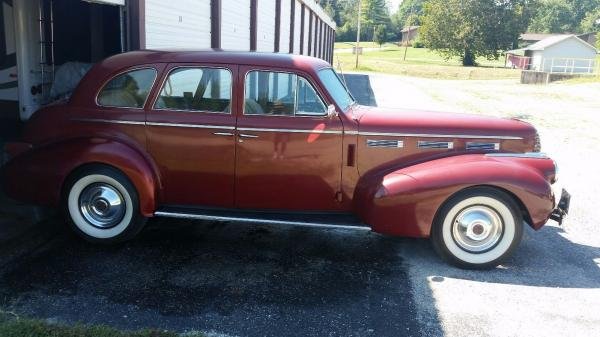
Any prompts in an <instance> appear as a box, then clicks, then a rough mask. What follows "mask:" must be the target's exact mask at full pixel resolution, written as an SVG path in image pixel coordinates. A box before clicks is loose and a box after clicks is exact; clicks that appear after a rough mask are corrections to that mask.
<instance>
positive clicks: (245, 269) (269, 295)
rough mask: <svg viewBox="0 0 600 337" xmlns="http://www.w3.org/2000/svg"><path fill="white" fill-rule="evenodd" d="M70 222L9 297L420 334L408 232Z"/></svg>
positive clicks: (147, 313)
mask: <svg viewBox="0 0 600 337" xmlns="http://www.w3.org/2000/svg"><path fill="white" fill-rule="evenodd" d="M57 221H58V220H57ZM49 225H52V224H49ZM59 232H60V231H59ZM61 233H62V234H59V236H58V237H57V238H55V240H54V242H53V243H52V244H51V245H49V246H48V247H47V249H44V250H41V251H38V252H37V253H36V254H34V255H33V256H29V257H26V258H25V259H23V260H21V261H19V262H17V263H15V264H14V266H13V269H12V270H11V271H9V272H6V273H5V274H4V275H2V276H1V277H0V300H1V302H2V303H1V306H2V307H4V308H7V309H10V310H12V311H15V312H18V313H20V314H24V315H27V316H33V317H41V318H50V319H54V320H58V321H62V322H85V323H92V324H94V323H95V324H109V325H112V326H115V327H119V328H126V329H139V328H145V327H153V328H161V329H169V330H175V331H180V332H185V331H190V330H201V331H209V332H210V331H214V332H218V333H224V334H225V335H239V336H399V335H406V336H417V335H419V334H420V330H419V324H418V322H417V319H416V315H417V313H416V311H415V304H414V300H413V296H412V294H411V287H410V285H409V278H408V273H407V269H406V265H405V263H404V261H403V260H402V258H401V256H400V254H399V251H400V250H401V249H402V246H403V240H398V239H393V238H387V237H383V236H380V235H377V234H371V233H356V232H348V231H339V230H325V231H321V230H315V229H305V228H277V227H270V226H245V225H233V224H214V223H212V224H211V223H202V222H188V221H173V220H154V221H151V223H150V225H149V227H148V228H147V229H146V230H145V231H144V232H143V233H142V235H141V236H140V237H139V238H137V239H136V240H134V241H132V242H130V243H127V244H124V245H121V246H115V247H102V246H94V245H90V244H87V243H84V242H82V241H80V240H79V239H77V238H75V237H73V236H71V235H69V234H67V233H66V232H61Z"/></svg>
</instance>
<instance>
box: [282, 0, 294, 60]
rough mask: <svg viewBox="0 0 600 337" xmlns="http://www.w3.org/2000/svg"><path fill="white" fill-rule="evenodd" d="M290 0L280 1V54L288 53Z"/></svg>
mask: <svg viewBox="0 0 600 337" xmlns="http://www.w3.org/2000/svg"><path fill="white" fill-rule="evenodd" d="M290 5H291V2H290V0H281V20H280V24H281V26H280V27H281V28H280V30H279V51H280V52H281V53H289V52H290V13H291V11H292V10H291V6H290Z"/></svg>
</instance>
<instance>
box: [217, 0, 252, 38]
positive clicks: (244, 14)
mask: <svg viewBox="0 0 600 337" xmlns="http://www.w3.org/2000/svg"><path fill="white" fill-rule="evenodd" d="M221 6H222V7H221V10H222V12H221V20H222V21H221V48H223V49H229V50H249V49H250V0H237V1H223V2H222V5H221Z"/></svg>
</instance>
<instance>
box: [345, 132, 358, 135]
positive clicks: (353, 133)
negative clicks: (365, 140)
mask: <svg viewBox="0 0 600 337" xmlns="http://www.w3.org/2000/svg"><path fill="white" fill-rule="evenodd" d="M344 134H345V135H349V136H358V131H344Z"/></svg>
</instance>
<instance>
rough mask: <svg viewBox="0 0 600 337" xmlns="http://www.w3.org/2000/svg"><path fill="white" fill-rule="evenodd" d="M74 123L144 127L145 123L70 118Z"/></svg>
mask: <svg viewBox="0 0 600 337" xmlns="http://www.w3.org/2000/svg"><path fill="white" fill-rule="evenodd" d="M71 120H72V121H75V122H92V123H106V124H126V125H146V123H145V122H139V121H124V120H118V119H100V118H72V119H71Z"/></svg>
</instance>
